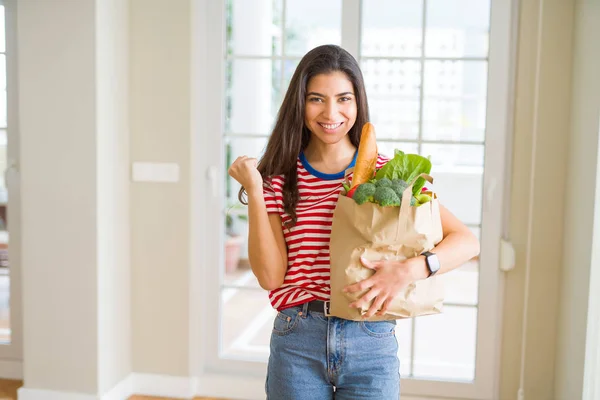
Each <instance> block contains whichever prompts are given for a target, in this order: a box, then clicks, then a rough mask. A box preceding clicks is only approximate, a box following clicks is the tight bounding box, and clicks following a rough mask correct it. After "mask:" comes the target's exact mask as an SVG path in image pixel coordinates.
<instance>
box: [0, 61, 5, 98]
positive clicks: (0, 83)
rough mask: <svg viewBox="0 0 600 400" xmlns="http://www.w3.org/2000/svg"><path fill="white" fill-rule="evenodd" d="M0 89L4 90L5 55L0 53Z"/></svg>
mask: <svg viewBox="0 0 600 400" xmlns="http://www.w3.org/2000/svg"><path fill="white" fill-rule="evenodd" d="M0 90H6V56H5V55H4V54H0Z"/></svg>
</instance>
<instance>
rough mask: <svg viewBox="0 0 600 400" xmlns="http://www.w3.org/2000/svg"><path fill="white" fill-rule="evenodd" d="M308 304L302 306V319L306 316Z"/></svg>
mask: <svg viewBox="0 0 600 400" xmlns="http://www.w3.org/2000/svg"><path fill="white" fill-rule="evenodd" d="M308 304H309V302H306V303H304V304H302V318H306V316H307V315H308Z"/></svg>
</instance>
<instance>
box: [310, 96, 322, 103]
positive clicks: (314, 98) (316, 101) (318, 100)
mask: <svg viewBox="0 0 600 400" xmlns="http://www.w3.org/2000/svg"><path fill="white" fill-rule="evenodd" d="M308 101H310V102H313V103H320V102H322V101H323V99H322V98H320V97H311V98H310V99H308Z"/></svg>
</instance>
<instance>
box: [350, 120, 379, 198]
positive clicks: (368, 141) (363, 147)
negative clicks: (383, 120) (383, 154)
mask: <svg viewBox="0 0 600 400" xmlns="http://www.w3.org/2000/svg"><path fill="white" fill-rule="evenodd" d="M376 166H377V141H376V138H375V127H374V126H373V124H372V123H370V122H367V123H366V124H364V126H363V128H362V132H361V135H360V144H359V145H358V156H357V157H356V164H355V165H354V172H353V173H352V185H351V186H350V188H351V189H352V188H354V187H356V186H358V185H362V184H363V183H366V182H368V181H370V180H371V179H373V175H374V174H375V167H376Z"/></svg>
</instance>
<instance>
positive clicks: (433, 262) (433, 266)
mask: <svg viewBox="0 0 600 400" xmlns="http://www.w3.org/2000/svg"><path fill="white" fill-rule="evenodd" d="M421 255H422V256H425V263H426V264H427V269H429V276H433V275H435V273H436V272H438V271H439V270H440V260H439V259H438V256H437V254H435V253H432V252H430V251H424V252H423V253H421Z"/></svg>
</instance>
